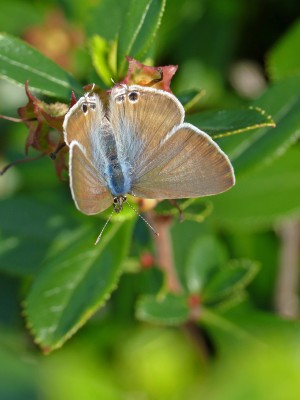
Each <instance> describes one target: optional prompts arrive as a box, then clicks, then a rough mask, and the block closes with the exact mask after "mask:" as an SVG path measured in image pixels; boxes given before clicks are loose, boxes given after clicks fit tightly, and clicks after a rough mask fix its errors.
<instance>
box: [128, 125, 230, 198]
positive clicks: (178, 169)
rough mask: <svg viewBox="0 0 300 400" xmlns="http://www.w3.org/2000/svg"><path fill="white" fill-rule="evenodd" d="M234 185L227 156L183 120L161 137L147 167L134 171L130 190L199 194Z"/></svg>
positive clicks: (162, 195) (177, 195) (180, 195)
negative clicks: (182, 122) (162, 138)
mask: <svg viewBox="0 0 300 400" xmlns="http://www.w3.org/2000/svg"><path fill="white" fill-rule="evenodd" d="M233 185H234V174H233V169H232V167H231V164H230V161H229V159H228V157H227V156H226V155H225V154H224V153H223V152H222V150H220V148H219V147H218V146H217V145H216V144H215V143H214V142H213V141H212V139H210V137H209V136H208V135H207V134H206V133H204V132H202V131H200V130H199V129H197V128H196V127H194V126H193V125H190V124H182V125H180V126H179V127H175V128H174V129H173V130H172V131H171V132H170V133H169V134H168V135H167V136H166V137H165V139H164V140H162V142H161V144H160V146H159V147H158V149H157V151H156V154H155V157H153V158H152V159H151V160H150V162H149V163H148V164H147V166H146V168H144V169H143V170H140V171H137V174H136V176H135V180H134V182H133V185H132V194H134V195H136V196H139V197H145V198H155V199H176V198H186V197H200V196H208V195H213V194H217V193H221V192H224V191H226V190H228V189H229V188H230V187H231V186H233Z"/></svg>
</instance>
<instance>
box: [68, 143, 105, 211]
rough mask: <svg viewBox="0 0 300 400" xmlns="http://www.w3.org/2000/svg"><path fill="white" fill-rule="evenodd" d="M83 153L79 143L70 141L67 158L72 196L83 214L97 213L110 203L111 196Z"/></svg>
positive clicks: (83, 150)
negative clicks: (68, 157)
mask: <svg viewBox="0 0 300 400" xmlns="http://www.w3.org/2000/svg"><path fill="white" fill-rule="evenodd" d="M84 153H85V149H84V148H83V147H82V146H81V144H80V143H78V142H77V141H72V143H71V146H70V159H69V174H70V187H71V192H72V197H73V199H74V202H75V204H76V207H77V208H78V210H80V211H81V212H83V213H84V214H88V215H91V214H98V213H99V212H101V211H104V210H106V209H107V208H108V207H109V206H110V205H111V204H112V202H113V198H112V195H111V193H110V192H109V190H108V189H107V187H106V185H105V181H104V179H103V178H102V177H101V175H100V173H99V172H98V171H97V170H96V168H95V167H94V166H93V164H92V163H91V162H90V161H89V160H88V158H87V157H86V155H85V154H84Z"/></svg>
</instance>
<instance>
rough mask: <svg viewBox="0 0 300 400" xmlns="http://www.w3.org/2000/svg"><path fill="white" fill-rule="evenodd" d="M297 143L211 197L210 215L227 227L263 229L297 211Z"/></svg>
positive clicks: (299, 204)
mask: <svg viewBox="0 0 300 400" xmlns="http://www.w3.org/2000/svg"><path fill="white" fill-rule="evenodd" d="M299 171H300V146H299V145H298V144H297V145H294V146H293V147H291V148H290V149H289V150H288V151H287V152H286V153H285V154H284V155H283V156H282V157H281V158H279V159H278V160H277V161H276V162H274V163H273V164H271V165H269V166H267V167H265V168H264V169H262V170H258V171H255V172H253V173H252V174H248V175H245V176H243V177H240V178H239V179H238V180H237V184H236V186H235V187H233V188H232V189H231V190H229V191H228V192H226V193H222V194H221V195H220V196H215V197H214V198H211V201H212V202H213V205H214V212H213V213H212V216H211V218H212V219H213V221H214V222H215V223H217V224H219V225H221V226H224V227H227V228H229V229H237V228H238V229H240V230H243V231H245V230H247V229H249V230H253V229H265V228H268V227H271V226H273V224H274V223H275V222H278V221H279V220H281V219H283V218H287V217H291V216H297V215H298V216H299V214H300V179H299Z"/></svg>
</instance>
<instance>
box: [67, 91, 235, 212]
mask: <svg viewBox="0 0 300 400" xmlns="http://www.w3.org/2000/svg"><path fill="white" fill-rule="evenodd" d="M64 136H65V142H66V143H67V145H68V146H69V147H70V161H69V163H70V165H69V169H70V186H71V192H72V195H73V199H74V201H75V204H76V206H77V208H78V209H79V210H80V211H82V212H84V213H86V214H96V213H98V212H101V211H103V210H105V209H106V208H108V207H109V206H110V205H111V204H113V205H114V208H115V210H116V211H117V212H119V211H120V210H121V209H122V204H123V202H124V201H125V200H126V194H128V193H129V194H131V195H134V196H138V197H144V198H154V199H176V198H187V197H200V196H207V195H211V194H217V193H221V192H223V191H225V190H227V189H229V188H230V187H231V186H232V185H233V184H234V173H233V169H232V166H231V164H230V161H229V160H228V158H227V156H226V155H225V154H224V153H223V152H222V150H221V149H220V148H219V147H218V146H217V144H216V143H214V142H213V141H212V139H211V138H210V137H209V136H208V135H207V134H206V133H204V132H202V131H200V130H199V129H198V128H196V127H194V126H193V125H191V124H187V123H184V109H183V107H182V105H181V104H180V102H179V101H178V100H177V98H176V97H175V96H173V95H172V94H170V93H168V92H165V91H162V90H159V89H154V88H149V87H143V86H138V85H132V86H126V85H116V86H115V87H114V88H112V90H111V92H110V95H109V102H108V105H104V103H103V102H102V101H101V99H100V97H99V96H98V95H97V94H96V93H93V92H91V93H88V94H86V95H85V96H84V97H81V98H80V99H79V100H78V102H77V103H76V104H75V105H74V106H73V107H72V108H71V109H70V110H69V112H68V113H67V114H66V117H65V121H64Z"/></svg>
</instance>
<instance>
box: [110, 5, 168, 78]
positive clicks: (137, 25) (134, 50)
mask: <svg viewBox="0 0 300 400" xmlns="http://www.w3.org/2000/svg"><path fill="white" fill-rule="evenodd" d="M165 5H166V0H131V2H130V4H129V7H128V10H127V13H126V14H125V16H124V19H123V21H122V24H121V28H120V32H119V41H118V49H117V63H118V71H119V76H120V77H121V76H122V75H123V74H124V69H125V65H126V59H125V56H127V55H128V56H129V55H130V56H131V57H134V58H137V59H141V58H143V57H145V55H146V53H147V51H148V50H149V48H150V46H151V44H152V42H153V40H154V37H155V35H156V33H157V30H158V28H159V25H160V23H161V19H162V16H163V12H164V9H165Z"/></svg>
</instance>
